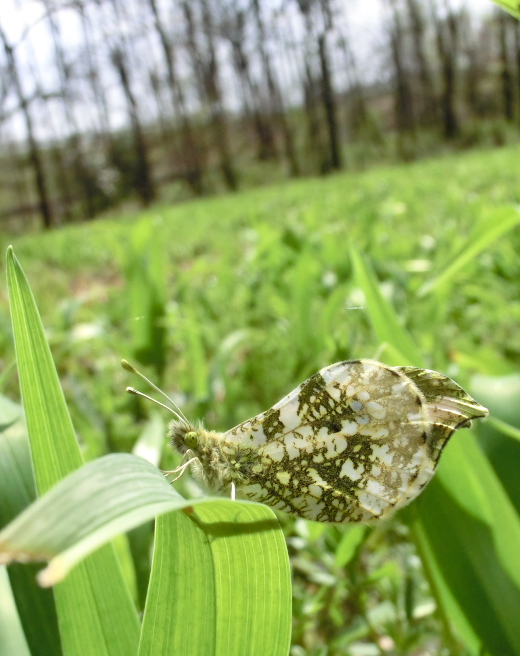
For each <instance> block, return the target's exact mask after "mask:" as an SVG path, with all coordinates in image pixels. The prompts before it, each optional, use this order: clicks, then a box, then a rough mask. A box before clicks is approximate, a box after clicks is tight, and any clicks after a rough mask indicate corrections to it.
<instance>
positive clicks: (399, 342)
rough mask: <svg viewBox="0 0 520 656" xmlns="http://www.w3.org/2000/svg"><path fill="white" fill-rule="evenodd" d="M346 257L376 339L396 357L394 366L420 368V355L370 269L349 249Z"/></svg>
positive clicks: (354, 250)
mask: <svg viewBox="0 0 520 656" xmlns="http://www.w3.org/2000/svg"><path fill="white" fill-rule="evenodd" d="M350 257H351V260H352V266H353V267H354V275H355V279H356V282H357V284H358V285H359V287H360V288H361V289H362V291H363V293H364V295H365V299H366V304H367V308H366V309H367V313H368V316H369V318H370V321H371V323H372V327H373V329H374V332H375V334H376V335H377V337H378V339H379V340H380V342H381V343H382V344H388V345H390V346H391V347H392V349H393V351H394V352H397V353H399V354H400V358H399V359H398V361H396V363H395V364H400V365H404V364H409V365H413V366H416V367H418V366H420V364H421V362H422V357H421V354H420V353H419V351H418V350H417V348H416V346H415V344H414V343H413V340H412V338H411V337H410V335H409V334H408V333H407V332H406V330H405V329H404V328H403V326H402V325H401V323H400V322H399V320H398V319H397V315H396V313H395V312H394V309H393V308H392V306H391V305H390V303H389V302H388V301H387V300H386V298H385V297H384V296H383V295H382V293H381V290H380V288H379V284H378V282H377V279H376V277H375V275H374V272H373V270H372V267H371V266H370V265H369V264H368V262H367V261H366V260H365V259H364V258H363V256H362V255H361V254H360V253H359V252H358V251H357V250H356V249H355V248H354V247H352V248H351V249H350ZM390 364H392V363H390Z"/></svg>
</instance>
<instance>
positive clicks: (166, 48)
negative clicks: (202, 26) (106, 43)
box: [148, 0, 204, 196]
mask: <svg viewBox="0 0 520 656" xmlns="http://www.w3.org/2000/svg"><path fill="white" fill-rule="evenodd" d="M148 2H149V5H150V8H151V10H152V13H153V17H154V24H155V29H156V31H157V34H158V35H159V40H160V42H161V47H162V50H163V54H164V60H165V62H166V72H167V79H168V88H169V91H170V96H171V102H172V106H173V109H174V113H175V115H176V116H177V117H178V119H179V120H180V123H181V143H182V159H183V162H184V169H185V175H186V180H187V182H188V184H189V186H190V187H191V189H192V190H193V192H194V193H195V194H196V195H198V196H200V195H202V194H203V193H204V165H203V161H202V155H201V152H200V150H201V149H200V146H199V144H198V142H197V139H196V138H195V133H194V129H193V126H192V122H191V118H190V116H189V113H188V111H187V109H186V101H185V98H184V91H183V88H182V84H180V83H179V81H178V80H177V71H176V62H175V53H174V49H173V45H172V43H171V41H170V39H169V38H168V35H167V33H166V30H165V28H164V25H163V24H162V21H161V19H160V16H159V11H158V8H157V0H148Z"/></svg>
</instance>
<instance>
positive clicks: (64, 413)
mask: <svg viewBox="0 0 520 656" xmlns="http://www.w3.org/2000/svg"><path fill="white" fill-rule="evenodd" d="M7 274H8V289H9V300H10V304H11V317H12V324H13V334H14V341H15V349H16V358H17V365H18V372H19V377H20V387H21V392H22V399H23V404H24V409H25V414H26V419H27V428H28V433H29V439H30V443H31V455H32V461H33V467H34V473H35V479H36V488H37V490H38V493H39V494H42V493H44V492H45V491H46V490H48V489H49V488H51V487H52V486H53V485H55V484H56V483H58V481H60V480H61V479H62V478H63V477H64V476H65V475H66V474H68V473H69V472H71V471H73V470H74V469H76V468H78V467H80V466H81V464H82V457H81V453H80V450H79V446H78V443H77V441H76V436H75V434H74V429H73V426H72V422H71V420H70V415H69V413H68V410H67V407H66V404H65V400H64V397H63V392H62V390H61V387H60V384H59V380H58V376H57V373H56V369H55V367H54V363H53V361H52V356H51V353H50V350H49V346H48V344H47V341H46V339H45V333H44V330H43V326H42V323H41V320H40V316H39V314H38V309H37V307H36V303H35V301H34V298H33V296H32V292H31V290H30V287H29V283H28V282H27V279H26V277H25V275H24V273H23V271H22V268H21V267H20V264H19V263H18V261H17V259H16V258H15V256H14V253H13V251H12V249H11V248H10V249H9V250H8V253H7ZM55 597H56V605H57V610H58V621H59V625H60V634H61V638H62V643H63V648H64V651H65V652H66V653H67V654H68V655H70V656H74V655H76V654H78V656H79V655H81V656H84V655H86V654H95V655H96V656H98V655H100V654H102V655H105V654H106V655H107V656H108V655H110V656H111V655H113V654H114V655H115V654H121V656H128V655H129V654H132V653H135V652H136V649H137V643H138V636H139V621H138V618H137V614H136V611H135V608H134V606H133V604H132V601H131V598H130V594H129V591H128V589H127V586H126V584H125V582H124V579H123V577H122V574H121V570H120V567H119V562H118V560H117V557H116V555H115V553H114V551H113V548H112V547H111V546H110V545H108V546H106V547H104V548H103V549H102V550H100V551H99V552H98V553H96V554H93V555H92V556H91V558H90V559H89V560H88V561H86V562H85V563H82V564H81V565H80V566H79V567H78V568H77V570H76V571H75V572H74V574H73V575H72V576H71V577H69V579H68V580H67V581H65V582H64V583H63V584H61V585H59V586H57V588H56V590H55Z"/></svg>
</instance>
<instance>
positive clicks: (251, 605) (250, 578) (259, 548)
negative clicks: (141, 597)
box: [139, 501, 291, 656]
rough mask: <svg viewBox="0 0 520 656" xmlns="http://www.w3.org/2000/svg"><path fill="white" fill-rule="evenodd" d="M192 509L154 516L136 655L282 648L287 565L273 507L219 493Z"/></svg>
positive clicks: (214, 655)
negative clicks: (220, 498)
mask: <svg viewBox="0 0 520 656" xmlns="http://www.w3.org/2000/svg"><path fill="white" fill-rule="evenodd" d="M194 510H195V512H194V514H191V515H189V516H186V515H184V514H183V513H170V514H169V515H165V516H163V517H160V518H159V519H158V522H157V531H156V542H155V550H154V560H153V569H152V577H151V580H150V587H149V596H148V601H147V605H146V610H145V615H144V619H143V630H142V637H141V645H140V651H139V654H140V656H145V655H147V656H148V655H149V656H162V655H163V654H164V655H165V656H166V655H167V654H171V653H174V654H183V655H185V656H241V655H242V654H262V656H278V655H279V656H286V654H287V653H288V651H289V641H290V624H291V587H290V572H289V563H288V558H287V549H286V546H285V541H284V539H283V534H282V533H281V531H280V530H279V529H278V528H277V527H276V523H274V522H273V514H272V511H271V510H270V509H269V508H267V507H265V506H259V505H253V504H247V505H246V504H241V505H240V510H237V508H236V506H235V507H234V506H233V504H230V503H229V502H223V501H217V502H214V503H211V504H210V503H208V504H204V505H197V506H195V507H194ZM237 522H240V524H237ZM172 553H173V554H175V557H174V558H172V557H171V554H172ZM178 572H185V573H186V574H188V575H187V576H178Z"/></svg>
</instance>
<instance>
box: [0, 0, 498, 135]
mask: <svg viewBox="0 0 520 656" xmlns="http://www.w3.org/2000/svg"><path fill="white" fill-rule="evenodd" d="M124 1H125V2H128V0H124ZM281 1H282V0H264V3H268V4H269V5H270V6H276V4H277V3H280V2H281ZM345 1H346V0H338V1H337V3H336V6H338V5H339V6H340V5H341V3H342V2H343V3H345ZM133 4H135V3H128V4H127V6H128V7H130V6H132V5H133ZM285 4H286V6H288V7H291V3H289V2H286V3H285ZM292 4H293V5H294V7H293V10H294V12H295V14H297V13H298V12H297V10H296V4H295V2H293V3H292ZM450 4H451V5H452V6H463V5H466V6H467V7H468V8H471V10H472V11H474V12H475V13H483V12H488V11H491V10H492V9H493V7H494V5H493V3H492V2H491V0H451V1H450ZM159 5H160V6H162V9H163V12H164V16H167V15H168V11H169V9H168V8H169V7H171V6H172V0H159ZM0 6H1V8H0V25H1V26H2V29H3V30H4V32H5V33H6V35H7V38H8V39H9V42H10V43H11V44H18V45H17V47H16V55H17V58H18V61H19V64H20V68H21V70H22V72H23V77H24V79H23V83H24V88H25V91H26V94H27V95H28V96H31V95H33V94H34V92H35V89H34V80H35V79H39V80H41V83H42V85H43V87H44V88H45V90H46V91H52V90H53V89H56V88H59V80H58V79H57V78H56V69H55V67H54V66H53V65H52V60H53V45H52V40H51V35H50V31H49V27H48V25H47V22H46V21H45V20H43V19H44V16H45V8H44V4H43V2H38V1H35V0H0ZM136 6H137V7H138V6H139V5H138V4H137V5H136ZM345 6H348V19H346V20H348V33H349V38H350V39H351V44H352V48H353V50H354V51H355V53H356V57H357V59H358V61H359V62H360V63H361V65H362V68H363V70H362V73H363V77H364V79H365V80H367V79H368V80H370V78H371V77H373V76H375V75H379V74H380V70H379V69H380V67H381V64H380V62H377V63H376V59H377V58H376V57H374V56H373V52H374V49H377V48H383V46H384V40H385V36H384V29H383V25H384V21H385V10H384V4H383V0H348V5H345ZM57 16H58V17H59V25H60V31H61V39H62V42H63V43H64V45H65V46H66V49H67V51H68V52H70V53H71V55H72V59H73V58H74V52H78V51H79V50H78V49H79V48H80V47H81V45H82V43H83V34H82V29H81V24H80V21H79V20H78V15H77V12H76V11H75V10H73V9H63V10H60V11H59V13H58V14H57ZM297 22H298V21H296V23H297ZM111 29H112V30H115V29H118V30H125V29H126V30H127V31H131V30H132V29H135V26H134V27H132V26H130V25H128V26H125V25H121V24H119V25H117V26H116V25H113V26H108V32H109V31H110V30H111ZM130 36H131V38H132V39H134V36H133V35H130ZM134 40H136V39H134ZM136 47H138V46H136ZM150 54H151V53H150ZM154 55H155V57H156V59H157V60H158V61H160V59H161V53H160V50H158V49H157V51H156V52H155V53H154ZM99 56H102V54H101V55H99ZM143 56H145V57H146V56H148V53H146V52H144V53H143ZM376 65H377V67H378V70H375V66H376ZM371 66H372V68H373V70H371ZM35 67H37V71H36V72H37V75H36V76H35V75H34V72H35V71H34V68H35ZM103 75H104V78H105V79H104V87H105V89H106V92H107V94H108V95H109V96H110V97H109V98H108V99H109V105H110V108H111V119H112V121H113V126H114V127H119V126H121V125H123V124H124V123H125V122H126V120H127V117H126V107H125V102H124V99H123V98H122V97H121V94H120V92H119V90H118V85H117V81H116V80H115V78H114V77H113V72H112V69H111V67H110V65H109V64H108V63H107V65H106V66H105V67H104V71H103ZM230 77H231V76H230ZM338 82H339V84H340V85H341V80H338ZM227 91H228V93H227V97H228V98H229V99H231V101H230V102H231V104H232V103H233V101H232V98H233V89H229V90H227ZM76 92H77V93H81V91H80V90H76ZM137 93H138V94H139V93H140V91H139V89H138V90H137ZM146 95H147V94H146V91H145V89H144V88H143V89H141V95H140V100H141V101H142V102H146ZM235 96H236V94H235ZM292 101H293V102H297V101H298V98H296V97H295V98H294V99H293V100H292ZM14 103H15V99H14V98H10V99H8V100H7V102H6V103H5V105H4V108H3V109H4V111H6V110H7V111H9V108H10V106H13V104H14ZM0 111H2V106H1V104H0ZM59 111H60V110H59V107H58V106H57V107H56V108H55V109H54V110H53V112H54V114H55V116H54V122H55V125H53V126H52V132H53V133H56V131H58V132H59V126H60V124H61V123H62V121H61V120H60V117H59V115H58V114H59ZM152 111H153V110H152ZM147 113H148V112H147ZM82 120H83V121H84V122H85V125H86V126H89V123H95V118H94V115H92V116H90V115H89V112H88V109H86V111H85V113H84V115H83V116H82ZM90 127H92V128H93V129H95V127H96V126H95V125H94V124H93V125H92V126H90ZM7 129H8V131H9V133H10V136H13V135H19V136H20V137H21V136H23V134H24V127H23V122H22V120H21V117H15V118H14V119H13V120H10V121H9V125H8V128H7ZM37 129H38V136H40V137H45V136H46V135H45V132H46V130H48V129H49V126H48V125H47V121H39V123H38V126H37ZM4 136H5V135H4ZM0 138H1V134H0Z"/></svg>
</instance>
